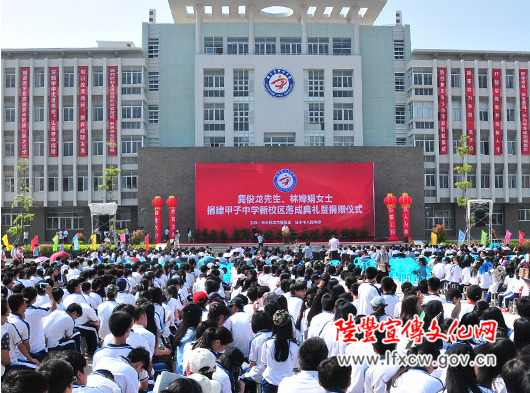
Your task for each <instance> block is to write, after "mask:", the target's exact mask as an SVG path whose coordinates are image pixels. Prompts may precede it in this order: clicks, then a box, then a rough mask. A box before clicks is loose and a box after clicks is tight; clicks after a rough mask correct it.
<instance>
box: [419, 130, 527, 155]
mask: <svg viewBox="0 0 530 393" xmlns="http://www.w3.org/2000/svg"><path fill="white" fill-rule="evenodd" d="M461 135H462V134H461V133H456V134H454V135H453V154H457V147H459V146H460V144H459V139H460V136H461ZM478 142H479V151H480V154H482V155H486V156H487V155H490V154H491V150H490V147H491V144H490V141H489V132H484V133H483V134H481V136H480V140H479V141H478ZM414 146H421V147H423V151H424V153H435V144H434V135H424V134H416V135H414ZM506 147H507V148H506V154H508V155H515V154H517V141H516V140H515V135H508V140H507V144H506ZM433 162H434V161H433Z"/></svg>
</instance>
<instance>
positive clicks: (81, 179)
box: [77, 176, 88, 192]
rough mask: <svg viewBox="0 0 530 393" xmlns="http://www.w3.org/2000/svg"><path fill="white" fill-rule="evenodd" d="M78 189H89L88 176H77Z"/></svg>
mask: <svg viewBox="0 0 530 393" xmlns="http://www.w3.org/2000/svg"><path fill="white" fill-rule="evenodd" d="M77 191H78V192H84V191H88V176H77Z"/></svg>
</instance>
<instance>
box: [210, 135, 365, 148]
mask: <svg viewBox="0 0 530 393" xmlns="http://www.w3.org/2000/svg"><path fill="white" fill-rule="evenodd" d="M263 144H264V146H294V145H295V134H294V133H290V134H286V135H278V134H265V136H264V137H263ZM225 145H226V143H225V137H224V136H210V137H204V146H205V147H220V146H225ZM251 145H252V144H250V143H249V140H248V139H241V138H240V137H234V146H251ZM305 145H306V146H324V136H306V138H305ZM333 145H334V146H354V145H355V143H354V137H353V136H334V137H333Z"/></svg>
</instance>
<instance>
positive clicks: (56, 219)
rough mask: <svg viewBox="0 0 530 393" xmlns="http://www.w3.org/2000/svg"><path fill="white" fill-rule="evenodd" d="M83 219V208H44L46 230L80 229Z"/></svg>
mask: <svg viewBox="0 0 530 393" xmlns="http://www.w3.org/2000/svg"><path fill="white" fill-rule="evenodd" d="M84 220H85V217H84V212H83V209H77V208H73V209H64V208H61V209H54V208H48V209H46V230H48V231H55V230H57V229H66V230H68V231H70V230H82V229H83V222H84Z"/></svg>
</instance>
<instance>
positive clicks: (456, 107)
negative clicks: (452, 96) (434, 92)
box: [451, 101, 462, 121]
mask: <svg viewBox="0 0 530 393" xmlns="http://www.w3.org/2000/svg"><path fill="white" fill-rule="evenodd" d="M451 112H452V115H453V121H462V102H461V101H453V102H452V103H451Z"/></svg>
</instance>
